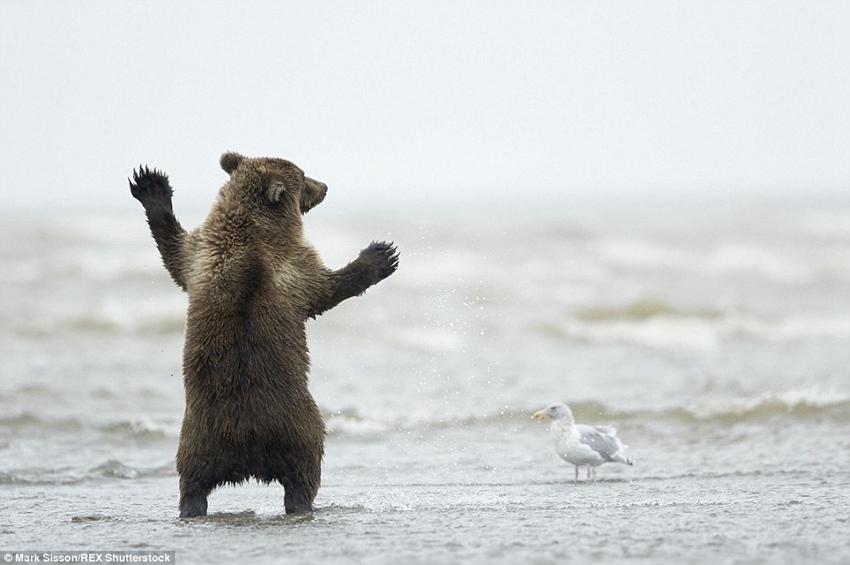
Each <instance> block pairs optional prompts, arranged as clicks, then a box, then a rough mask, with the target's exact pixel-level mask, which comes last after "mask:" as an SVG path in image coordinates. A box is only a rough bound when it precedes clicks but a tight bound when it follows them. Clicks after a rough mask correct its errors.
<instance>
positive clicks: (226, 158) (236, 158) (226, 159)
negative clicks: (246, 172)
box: [219, 151, 245, 175]
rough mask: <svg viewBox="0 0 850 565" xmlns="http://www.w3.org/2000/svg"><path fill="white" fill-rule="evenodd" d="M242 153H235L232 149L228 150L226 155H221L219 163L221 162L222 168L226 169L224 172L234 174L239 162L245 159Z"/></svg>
mask: <svg viewBox="0 0 850 565" xmlns="http://www.w3.org/2000/svg"><path fill="white" fill-rule="evenodd" d="M244 158H245V157H243V156H242V155H240V154H239V153H233V152H232V151H228V152H227V153H225V154H224V155H222V156H221V159H220V160H219V163H220V164H221V168H222V169H224V172H225V173H227V174H228V175H232V174H233V171H235V170H236V167H238V166H239V163H241V162H242V159H244Z"/></svg>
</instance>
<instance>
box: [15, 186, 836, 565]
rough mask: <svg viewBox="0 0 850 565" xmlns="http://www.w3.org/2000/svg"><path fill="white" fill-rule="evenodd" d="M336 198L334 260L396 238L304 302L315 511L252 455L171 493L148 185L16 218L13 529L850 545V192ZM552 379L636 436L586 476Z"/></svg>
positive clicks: (314, 231)
mask: <svg viewBox="0 0 850 565" xmlns="http://www.w3.org/2000/svg"><path fill="white" fill-rule="evenodd" d="M329 204H330V202H329V203H326V204H324V205H323V207H320V208H318V209H317V210H315V211H313V212H311V214H310V215H308V216H307V217H306V224H307V232H308V236H309V238H310V239H311V240H312V241H313V242H314V244H315V245H316V247H317V248H318V249H319V251H320V252H321V254H322V255H323V257H324V259H325V261H326V263H327V264H328V265H330V266H341V265H344V264H345V263H346V262H348V261H349V260H350V259H351V258H353V257H354V256H356V254H357V252H358V251H359V249H360V248H361V247H363V246H365V244H367V243H368V242H369V241H370V240H372V239H384V238H385V239H394V240H395V241H396V242H397V243H398V244H399V247H400V249H401V250H402V263H401V268H400V270H399V272H398V273H396V275H394V276H393V277H392V278H391V279H389V280H387V281H385V282H384V283H382V284H381V285H379V286H378V287H376V288H374V289H371V290H370V291H368V292H367V293H366V294H365V295H364V296H363V297H359V298H356V299H352V300H350V301H348V302H347V303H345V304H343V305H341V306H339V307H338V308H336V309H335V310H334V311H332V312H329V313H327V314H325V315H324V316H322V317H321V318H319V319H318V320H316V321H314V322H311V323H310V324H309V326H308V331H309V337H310V347H311V353H312V357H313V370H312V374H311V389H312V390H313V393H314V395H315V397H316V399H317V401H318V402H319V404H320V406H321V407H322V409H323V411H324V413H325V417H326V421H327V425H328V429H329V437H328V441H327V444H326V456H325V465H324V470H323V486H322V489H321V490H320V493H319V496H318V498H317V500H316V505H317V510H316V512H315V513H313V514H312V515H309V516H286V515H283V514H282V499H283V491H282V489H281V488H280V487H279V486H276V485H272V486H264V485H258V484H256V483H251V484H247V485H242V486H239V487H227V488H223V489H220V490H218V491H216V492H214V493H213V495H212V496H211V497H210V512H211V515H210V516H208V517H206V518H203V519H198V520H191V521H179V520H177V519H176V518H175V517H176V500H177V477H176V473H175V471H174V465H173V458H174V453H175V450H176V443H177V434H178V431H179V426H180V418H181V415H182V407H183V400H182V387H181V380H180V362H181V360H180V355H181V349H182V331H183V316H184V313H185V304H186V303H185V297H183V296H182V295H181V294H180V292H179V291H178V290H177V288H176V287H174V286H173V284H172V283H171V282H170V281H169V279H168V278H167V276H166V273H165V271H164V269H163V268H162V266H161V265H160V262H159V258H158V256H157V254H156V248H155V246H154V245H153V242H152V241H151V239H150V236H149V235H148V233H147V227H146V225H145V223H144V220H143V217H142V214H141V211H140V210H139V211H137V212H138V213H132V214H131V213H129V212H128V213H127V214H124V213H120V214H118V213H115V214H104V215H101V216H94V215H88V216H70V215H56V216H52V217H20V216H16V217H12V216H10V215H7V217H5V218H4V220H3V222H2V225H0V299H2V301H3V302H2V306H3V307H2V309H0V337H2V342H0V493H2V498H0V506H1V507H2V508H0V551H3V550H31V551H41V550H76V549H81V550H83V549H84V550H92V549H94V550H127V549H157V550H175V551H176V552H177V553H176V555H177V560H178V562H181V563H187V562H198V563H216V562H222V563H223V562H233V561H234V560H239V561H240V562H280V561H284V562H286V561H292V562H295V561H300V562H303V561H308V562H317V563H350V562H364V563H365V562H368V563H388V562H399V561H401V562H410V563H435V562H465V563H501V562H504V563H516V562H529V563H555V562H564V561H567V562H577V563H587V562H600V563H611V562H618V561H646V562H670V563H673V562H677V563H678V562H682V561H684V560H690V561H695V562H712V563H760V562H763V563H776V562H789V563H790V562H814V561H819V562H824V563H846V562H848V561H850V541H848V540H850V504H848V503H850V473H848V468H850V433H848V431H850V378H848V377H850V374H848V373H850V369H848V367H850V300H848V297H850V204H846V203H844V204H839V205H836V204H835V203H832V204H830V205H823V206H818V205H813V204H806V205H803V204H802V203H800V202H794V203H787V204H782V205H780V204H774V205H771V206H763V205H761V206H755V205H752V206H737V207H734V208H732V207H722V206H719V205H717V204H715V205H702V206H696V205H688V204H680V205H676V206H668V207H665V208H662V209H658V208H653V207H650V206H643V207H616V206H612V205H601V204H595V205H589V204H585V205H582V206H578V205H577V206H574V207H565V206H559V207H551V208H549V209H547V210H540V211H536V212H535V211H532V210H527V211H524V212H523V215H522V216H519V217H518V216H517V215H516V214H515V213H514V212H513V211H511V210H509V209H507V208H499V207H493V208H492V209H490V210H485V211H483V212H482V213H481V214H479V215H478V216H477V217H476V218H474V219H470V218H469V217H468V215H467V214H464V213H463V212H454V213H450V214H446V213H445V212H444V211H443V212H440V213H432V212H427V211H425V212H423V211H421V210H418V211H416V212H409V213H407V214H406V215H404V214H402V215H401V216H400V215H399V214H400V212H398V211H394V212H392V213H380V212H371V213H357V214H343V211H341V210H336V209H334V208H333V207H332V206H329ZM196 222H197V218H189V219H184V223H185V224H186V225H187V226H193V225H195V223H196ZM554 401H565V402H567V403H569V404H570V405H571V406H572V407H573V410H574V412H575V414H576V418H577V420H578V421H580V422H586V423H600V424H611V425H614V426H616V427H617V428H618V430H619V434H620V436H621V437H622V439H623V441H624V443H626V444H627V445H628V446H629V449H628V455H629V456H630V457H632V458H634V459H635V466H634V467H627V466H623V465H605V466H603V467H601V468H600V469H599V477H600V480H599V481H598V482H596V483H592V482H587V481H585V480H584V475H583V474H582V480H581V481H580V482H579V483H578V484H574V483H573V480H572V479H573V470H572V468H571V467H569V466H567V465H566V464H564V463H563V462H562V461H561V460H559V459H558V458H557V456H556V455H555V454H554V451H553V450H552V449H551V445H550V440H549V436H548V433H547V432H546V426H545V425H543V424H540V423H538V422H535V421H533V420H531V418H530V415H531V413H532V412H533V411H535V410H537V409H540V408H542V407H543V406H545V405H547V404H549V403H550V402H554ZM243 560H245V561H243Z"/></svg>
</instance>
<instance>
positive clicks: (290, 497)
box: [280, 479, 318, 514]
mask: <svg viewBox="0 0 850 565" xmlns="http://www.w3.org/2000/svg"><path fill="white" fill-rule="evenodd" d="M280 484H281V485H283V491H284V495H283V507H284V508H285V509H286V513H287V514H304V513H307V512H312V511H313V499H315V498H316V491H317V490H318V489H317V488H315V487H312V486H310V485H309V484H308V483H304V482H293V481H290V480H288V479H282V480H280Z"/></svg>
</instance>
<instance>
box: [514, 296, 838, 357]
mask: <svg viewBox="0 0 850 565" xmlns="http://www.w3.org/2000/svg"><path fill="white" fill-rule="evenodd" d="M529 329H530V330H531V331H533V332H536V333H538V334H541V335H543V336H546V337H549V338H553V339H558V340H565V341H577V342H588V343H627V344H634V345H640V346H646V347H657V348H682V347H684V348H693V349H710V348H714V347H716V346H718V345H719V344H720V343H722V342H724V341H740V340H754V341H768V342H788V341H796V340H809V339H847V338H850V316H842V315H836V316H826V315H821V316H819V315H793V316H788V317H785V318H778V319H769V318H766V317H762V316H758V315H756V314H752V313H748V312H743V311H738V310H728V311H722V310H717V309H712V308H705V309H697V308H695V309H687V308H678V307H675V306H673V305H671V304H670V303H668V302H666V301H664V300H660V299H642V300H638V301H635V302H632V303H628V304H624V305H621V306H599V307H585V308H581V309H578V310H577V311H576V313H575V314H574V315H573V316H571V317H565V318H561V319H557V320H555V319H544V320H538V321H535V322H532V323H531V324H530V325H529Z"/></svg>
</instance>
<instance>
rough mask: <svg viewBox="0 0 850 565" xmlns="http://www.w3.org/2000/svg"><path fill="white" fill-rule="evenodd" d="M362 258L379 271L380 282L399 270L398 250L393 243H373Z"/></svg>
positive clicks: (362, 254) (363, 253) (362, 253)
mask: <svg viewBox="0 0 850 565" xmlns="http://www.w3.org/2000/svg"><path fill="white" fill-rule="evenodd" d="M360 256H361V258H362V259H364V260H365V261H366V262H368V263H369V264H371V265H373V266H374V267H375V269H376V270H377V275H378V279H379V280H383V279H385V278H387V277H388V276H390V275H391V274H393V273H394V272H395V271H396V269H398V261H399V254H398V249H397V248H396V246H395V244H394V243H392V242H386V241H373V242H372V243H370V244H369V247H367V248H366V249H364V250H363V251H362V252H361V253H360Z"/></svg>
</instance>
